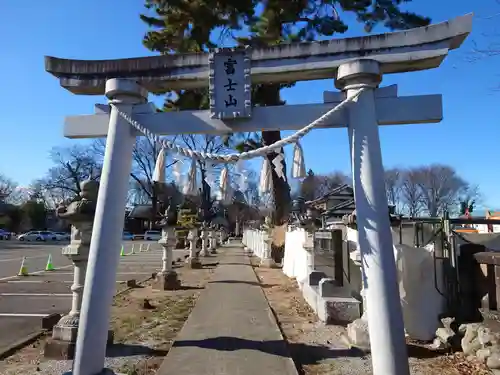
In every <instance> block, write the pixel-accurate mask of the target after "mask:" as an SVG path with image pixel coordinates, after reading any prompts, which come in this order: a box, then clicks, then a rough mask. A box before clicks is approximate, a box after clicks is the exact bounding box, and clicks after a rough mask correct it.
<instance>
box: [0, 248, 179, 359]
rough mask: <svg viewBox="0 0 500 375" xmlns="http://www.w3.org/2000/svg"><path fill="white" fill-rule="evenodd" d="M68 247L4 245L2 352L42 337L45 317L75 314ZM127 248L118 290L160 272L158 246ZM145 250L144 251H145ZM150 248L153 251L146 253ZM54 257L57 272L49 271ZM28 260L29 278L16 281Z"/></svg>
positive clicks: (0, 257)
mask: <svg viewBox="0 0 500 375" xmlns="http://www.w3.org/2000/svg"><path fill="white" fill-rule="evenodd" d="M65 245H67V243H60V242H57V243H56V242H54V243H43V242H42V243H38V242H36V243H35V242H31V243H30V242H28V243H26V242H19V241H15V240H12V241H1V242H0V352H1V351H3V350H5V349H6V348H8V347H9V346H11V345H12V344H14V343H16V342H18V341H20V340H22V339H23V338H25V337H27V336H29V335H31V334H33V333H35V332H37V331H38V330H39V329H40V327H41V320H42V318H43V317H45V316H47V315H49V314H52V313H61V314H64V313H66V312H68V311H69V310H70V308H71V290H70V287H71V284H72V283H73V266H72V263H71V262H70V260H69V259H68V258H66V257H65V256H63V255H61V251H62V247H63V246H65ZM123 245H124V253H125V254H127V255H125V256H122V257H120V265H119V269H118V273H117V276H116V283H117V284H116V285H117V290H120V289H123V288H125V287H126V282H127V280H130V279H135V280H136V281H140V280H143V279H146V278H147V277H149V276H151V274H152V273H153V272H156V271H158V270H159V269H161V258H162V250H161V246H160V245H159V244H158V243H156V242H144V241H140V242H138V241H134V242H132V241H126V242H124V243H123ZM141 245H142V250H143V251H141V252H140V251H139V248H140V246H141ZM148 245H149V250H148V251H145V250H146V249H147V248H148ZM132 246H134V253H132ZM120 250H121V249H117V250H116V251H117V252H118V253H119V252H120ZM49 254H51V255H52V264H53V266H54V267H55V268H56V269H55V270H54V271H45V267H46V264H47V260H48V257H49ZM185 254H186V251H184V250H175V252H174V260H175V259H177V258H178V257H181V258H183V256H184V255H185ZM23 257H26V262H25V267H26V268H27V271H28V273H29V276H17V274H18V272H19V269H20V267H21V261H22V259H23Z"/></svg>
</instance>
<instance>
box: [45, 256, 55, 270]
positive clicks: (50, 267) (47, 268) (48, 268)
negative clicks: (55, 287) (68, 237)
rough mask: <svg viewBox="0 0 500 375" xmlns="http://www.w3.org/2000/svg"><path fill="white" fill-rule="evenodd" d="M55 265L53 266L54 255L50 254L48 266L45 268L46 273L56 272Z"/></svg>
mask: <svg viewBox="0 0 500 375" xmlns="http://www.w3.org/2000/svg"><path fill="white" fill-rule="evenodd" d="M54 270H55V268H54V265H53V264H52V254H49V259H47V265H46V266H45V271H54Z"/></svg>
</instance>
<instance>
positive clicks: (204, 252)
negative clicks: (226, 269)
mask: <svg viewBox="0 0 500 375" xmlns="http://www.w3.org/2000/svg"><path fill="white" fill-rule="evenodd" d="M200 238H201V253H200V255H201V256H203V257H208V256H210V248H209V244H208V231H207V230H206V229H202V231H201V235H200Z"/></svg>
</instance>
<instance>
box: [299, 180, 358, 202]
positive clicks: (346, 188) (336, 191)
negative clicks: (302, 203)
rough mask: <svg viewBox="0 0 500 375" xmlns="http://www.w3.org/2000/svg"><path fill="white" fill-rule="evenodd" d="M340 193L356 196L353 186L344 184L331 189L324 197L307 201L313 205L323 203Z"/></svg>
mask: <svg viewBox="0 0 500 375" xmlns="http://www.w3.org/2000/svg"><path fill="white" fill-rule="evenodd" d="M340 193H347V194H348V195H352V196H354V191H353V189H352V187H350V186H349V185H348V184H343V185H339V186H337V187H336V188H334V189H332V190H330V191H329V192H328V193H326V194H325V195H323V196H322V197H319V198H316V199H314V200H312V201H308V202H306V204H307V205H312V204H318V203H323V202H324V201H327V200H328V199H329V198H331V197H333V196H335V195H337V194H340Z"/></svg>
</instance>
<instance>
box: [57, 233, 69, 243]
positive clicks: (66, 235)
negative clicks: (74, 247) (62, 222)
mask: <svg viewBox="0 0 500 375" xmlns="http://www.w3.org/2000/svg"><path fill="white" fill-rule="evenodd" d="M55 235H56V239H57V241H68V240H69V239H70V238H71V235H70V234H69V233H66V232H55Z"/></svg>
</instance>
